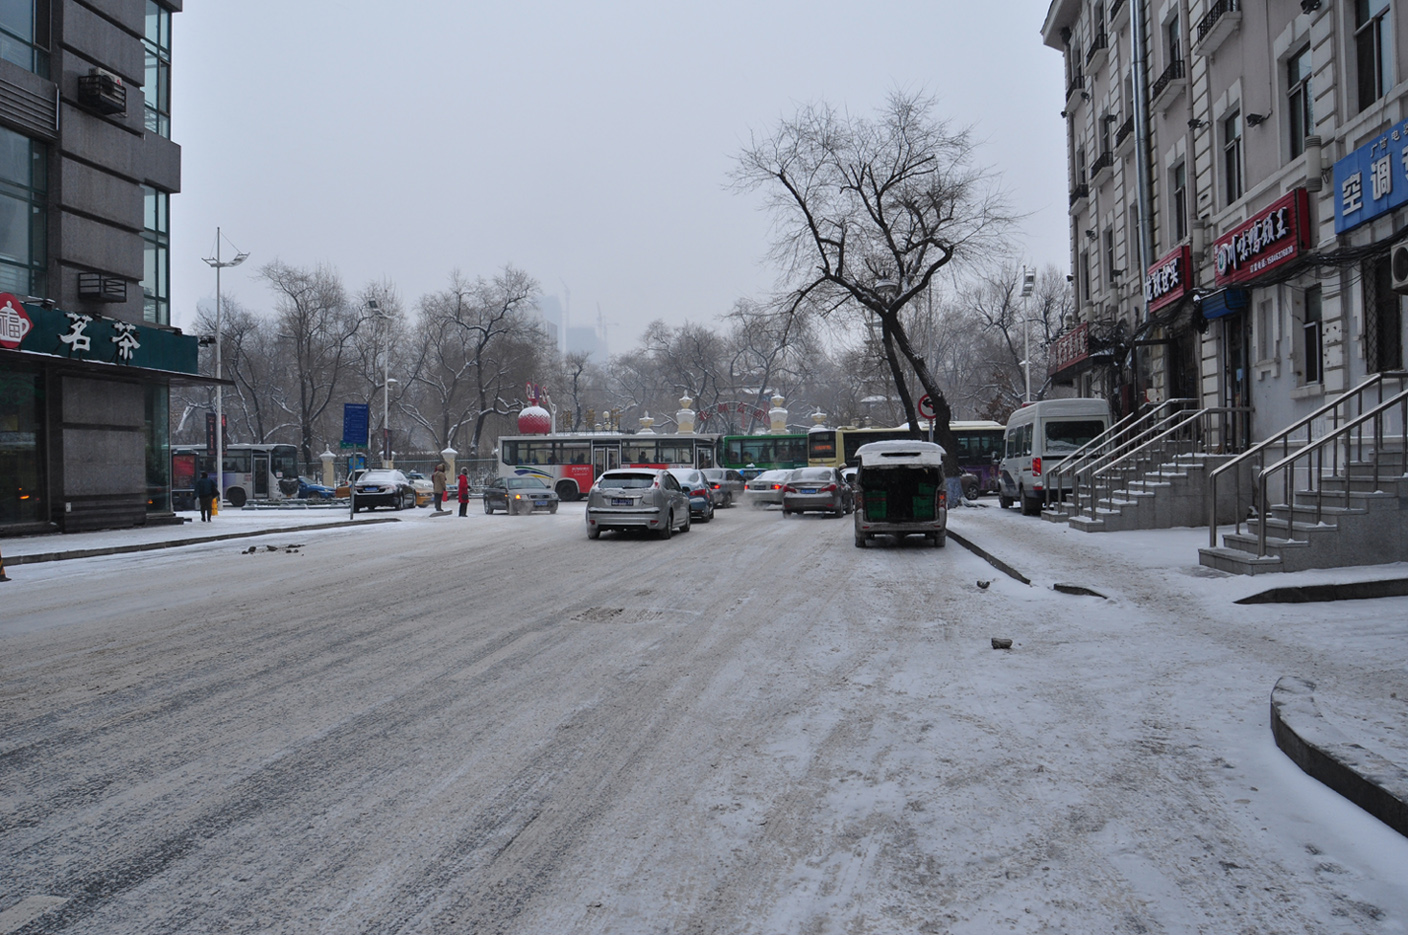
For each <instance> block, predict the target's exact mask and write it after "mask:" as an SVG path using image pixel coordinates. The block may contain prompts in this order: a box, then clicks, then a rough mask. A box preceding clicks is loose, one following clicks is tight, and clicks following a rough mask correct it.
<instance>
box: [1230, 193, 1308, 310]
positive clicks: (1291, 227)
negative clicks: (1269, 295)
mask: <svg viewBox="0 0 1408 935" xmlns="http://www.w3.org/2000/svg"><path fill="white" fill-rule="evenodd" d="M1309 246H1310V197H1309V196H1308V195H1307V194H1306V191H1305V189H1304V188H1297V189H1296V190H1295V191H1293V192H1291V193H1289V194H1287V195H1285V196H1283V197H1282V198H1279V199H1277V200H1276V201H1275V202H1273V203H1272V204H1271V205H1270V206H1269V207H1267V208H1265V209H1264V210H1262V211H1259V212H1257V214H1255V215H1254V216H1253V217H1252V218H1251V220H1249V221H1247V222H1246V223H1245V224H1242V225H1241V226H1240V227H1238V228H1236V229H1235V230H1233V231H1232V232H1231V233H1228V234H1224V235H1223V236H1221V237H1219V238H1218V240H1217V243H1215V244H1213V255H1214V257H1215V259H1216V270H1215V272H1214V274H1213V279H1214V281H1215V282H1216V284H1217V285H1218V286H1227V285H1231V284H1232V283H1239V282H1248V281H1249V280H1252V279H1256V278H1258V277H1259V276H1262V275H1264V274H1266V273H1269V272H1270V271H1271V270H1273V269H1276V268H1277V267H1280V266H1284V265H1285V264H1287V263H1289V262H1291V261H1292V260H1294V259H1295V258H1296V257H1298V256H1300V254H1301V251H1302V250H1304V249H1306V248H1307V247H1309Z"/></svg>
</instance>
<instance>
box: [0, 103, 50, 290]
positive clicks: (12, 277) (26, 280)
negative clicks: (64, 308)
mask: <svg viewBox="0 0 1408 935" xmlns="http://www.w3.org/2000/svg"><path fill="white" fill-rule="evenodd" d="M47 176H48V150H47V148H46V147H45V146H44V144H43V143H36V142H35V141H34V140H31V139H30V138H29V137H27V136H21V135H20V134H18V133H15V132H13V131H11V130H6V129H4V128H3V127H0V292H13V293H16V294H18V295H20V296H30V295H33V296H39V297H41V298H44V297H46V296H47V295H48V289H47V286H46V282H45V263H46V253H47V251H46V250H45V244H46V241H47V230H48V211H47V208H46V205H47V198H46V192H47V189H48V184H47Z"/></svg>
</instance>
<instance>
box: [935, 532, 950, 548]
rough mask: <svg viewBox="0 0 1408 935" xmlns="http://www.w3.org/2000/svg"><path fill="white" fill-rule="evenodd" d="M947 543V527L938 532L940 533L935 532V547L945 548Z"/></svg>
mask: <svg viewBox="0 0 1408 935" xmlns="http://www.w3.org/2000/svg"><path fill="white" fill-rule="evenodd" d="M947 544H948V530H947V529H945V530H943V531H942V532H938V533H935V534H934V548H936V549H942V548H943V547H944V546H945V545H947Z"/></svg>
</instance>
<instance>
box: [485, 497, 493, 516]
mask: <svg viewBox="0 0 1408 935" xmlns="http://www.w3.org/2000/svg"><path fill="white" fill-rule="evenodd" d="M484 513H485V514H486V515H488V516H493V515H494V504H493V503H491V502H490V501H489V496H488V494H485V495H484Z"/></svg>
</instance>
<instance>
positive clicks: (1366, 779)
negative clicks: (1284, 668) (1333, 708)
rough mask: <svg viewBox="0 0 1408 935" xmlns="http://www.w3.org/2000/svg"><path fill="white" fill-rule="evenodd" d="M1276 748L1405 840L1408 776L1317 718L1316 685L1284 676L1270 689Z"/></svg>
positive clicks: (1318, 711) (1407, 826) (1320, 716)
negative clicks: (1402, 836)
mask: <svg viewBox="0 0 1408 935" xmlns="http://www.w3.org/2000/svg"><path fill="white" fill-rule="evenodd" d="M1271 733H1272V735H1273V736H1274V737H1275V738H1276V746H1278V747H1280V748H1281V750H1282V751H1283V752H1284V753H1285V754H1286V755H1287V756H1288V757H1290V758H1291V760H1292V761H1293V762H1294V763H1295V764H1296V765H1297V766H1299V767H1300V768H1301V769H1302V770H1304V771H1305V772H1306V774H1307V775H1309V776H1311V777H1312V778H1314V779H1318V780H1319V781H1320V782H1322V783H1324V784H1325V785H1327V786H1329V787H1330V788H1331V789H1333V790H1335V791H1336V792H1338V793H1339V794H1340V795H1342V796H1344V797H1345V798H1346V799H1349V800H1350V801H1351V802H1353V803H1354V804H1355V805H1358V806H1359V807H1360V808H1362V809H1364V810H1365V811H1366V812H1368V813H1369V814H1370V815H1373V816H1374V817H1375V818H1377V819H1379V820H1380V821H1382V822H1383V823H1384V824H1386V825H1388V826H1389V827H1390V828H1392V829H1394V830H1395V831H1397V832H1398V833H1399V834H1402V835H1405V836H1408V771H1405V770H1403V769H1402V768H1401V767H1400V766H1398V765H1397V764H1395V763H1391V762H1389V761H1388V760H1386V759H1384V758H1383V757H1381V756H1379V755H1378V754H1376V753H1373V752H1372V751H1370V750H1366V749H1364V748H1363V747H1361V746H1360V745H1359V744H1357V743H1353V742H1352V741H1350V740H1348V739H1347V738H1346V737H1345V736H1344V735H1343V734H1341V733H1340V732H1339V731H1338V730H1337V729H1336V728H1335V727H1334V725H1332V724H1330V723H1329V722H1328V721H1326V720H1325V718H1324V717H1323V716H1322V715H1321V714H1320V709H1319V707H1317V706H1316V704H1315V683H1314V682H1310V681H1307V680H1306V679H1303V678H1299V677H1297V676H1294V675H1287V676H1283V677H1282V678H1281V679H1279V680H1278V681H1277V682H1276V687H1275V688H1273V689H1272V690H1271Z"/></svg>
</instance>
